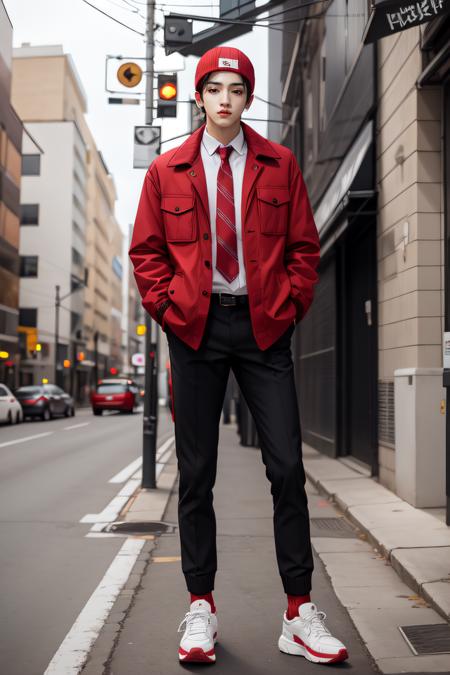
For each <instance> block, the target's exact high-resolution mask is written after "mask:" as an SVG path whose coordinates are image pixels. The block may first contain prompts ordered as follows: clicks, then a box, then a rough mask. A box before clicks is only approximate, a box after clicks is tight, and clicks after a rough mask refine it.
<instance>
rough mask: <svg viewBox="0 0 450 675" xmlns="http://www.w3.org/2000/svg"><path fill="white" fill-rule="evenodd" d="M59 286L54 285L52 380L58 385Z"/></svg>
mask: <svg viewBox="0 0 450 675" xmlns="http://www.w3.org/2000/svg"><path fill="white" fill-rule="evenodd" d="M59 291H60V286H58V285H56V295H55V379H54V382H55V384H56V386H58V374H59V373H58V371H59V362H58V359H59V353H58V342H59V307H60V305H61V298H60V295H59Z"/></svg>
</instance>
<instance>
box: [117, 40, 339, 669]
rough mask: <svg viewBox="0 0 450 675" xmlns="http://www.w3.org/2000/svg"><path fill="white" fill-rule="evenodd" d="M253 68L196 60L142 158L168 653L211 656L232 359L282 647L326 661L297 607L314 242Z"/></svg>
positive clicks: (292, 167) (324, 637) (218, 59)
mask: <svg viewBox="0 0 450 675" xmlns="http://www.w3.org/2000/svg"><path fill="white" fill-rule="evenodd" d="M254 83H255V76H254V70H253V66H252V64H251V62H250V60H249V59H248V58H247V56H246V55H245V54H244V53H243V52H241V51H240V50H238V49H235V48H233V47H217V48H214V49H210V50H209V51H207V52H206V53H205V54H204V55H203V56H202V58H201V59H200V60H199V62H198V64H197V69H196V74H195V89H196V92H195V100H196V103H197V106H199V107H200V108H203V109H204V112H205V114H206V123H205V124H203V125H202V126H201V127H200V128H199V129H197V130H196V131H195V132H194V133H192V134H191V136H190V137H189V138H188V139H187V140H186V141H185V142H184V143H182V144H181V145H180V146H178V147H177V148H175V149H172V150H169V151H168V152H165V153H163V154H162V155H160V156H159V157H158V158H156V159H155V161H154V162H153V163H152V164H151V166H150V167H149V169H148V171H147V174H146V176H145V179H144V186H143V189H142V194H141V198H140V202H139V207H138V211H137V216H136V222H135V226H134V232H133V238H132V242H131V247H130V258H131V260H132V263H133V265H134V274H135V278H136V282H137V285H138V288H139V291H140V293H141V295H142V302H143V306H144V307H145V309H146V310H147V311H148V312H149V313H150V315H151V316H152V317H153V318H154V319H155V320H156V321H157V322H158V323H160V324H161V326H162V328H163V330H164V331H165V332H166V335H167V340H168V345H169V352H170V361H171V367H172V387H173V395H174V401H173V405H174V413H175V438H176V452H177V459H178V468H179V471H180V486H179V502H178V519H179V528H180V543H181V560H182V570H183V573H184V576H185V580H186V585H187V589H188V591H189V592H190V600H191V604H190V609H189V611H188V612H187V613H186V616H185V617H184V619H183V621H182V622H181V624H180V626H179V631H181V630H182V628H183V627H185V630H184V633H183V636H182V638H181V642H180V647H179V660H180V661H209V662H211V661H215V658H216V656H215V651H214V644H215V642H216V641H217V616H216V608H215V604H214V599H213V596H212V591H213V590H214V579H215V574H216V570H217V556H216V521H215V514H214V509H213V504H212V500H213V492H212V491H213V486H214V483H215V477H216V466H217V446H218V438H219V422H220V415H221V409H222V404H223V399H224V394H225V389H226V385H227V380H228V375H229V372H230V368H231V369H232V370H233V372H234V375H235V377H236V380H237V382H238V384H239V387H240V389H241V391H242V393H243V395H244V397H245V399H246V401H247V403H248V406H249V408H250V411H251V413H252V415H253V417H254V419H255V423H256V427H257V431H258V437H259V440H260V444H261V451H262V459H263V461H264V464H265V466H266V475H267V477H268V479H269V480H270V482H271V493H272V496H273V505H274V531H275V548H276V554H277V562H278V568H279V573H280V576H281V580H282V583H283V588H284V591H285V593H286V594H287V603H288V609H287V611H286V612H285V613H284V616H283V626H282V634H281V636H280V638H279V641H278V647H279V649H280V650H281V651H283V652H286V653H288V654H296V655H300V656H305V657H306V658H307V659H309V660H310V661H314V662H319V663H330V662H336V661H342V660H344V659H346V658H347V656H348V655H347V651H346V649H345V646H344V645H343V644H342V642H340V641H339V640H337V639H336V638H334V637H332V636H331V634H330V632H329V631H328V629H327V628H326V627H325V625H324V623H323V619H324V618H325V616H326V615H325V613H324V612H319V611H318V609H317V607H316V605H315V604H314V603H312V602H311V597H310V590H311V575H312V571H313V556H312V549H311V540H310V531H309V514H308V502H307V495H306V492H305V487H304V486H305V481H306V477H305V473H304V469H303V462H302V455H301V431H300V422H299V415H298V405H297V396H296V389H295V382H294V376H293V363H292V356H291V350H290V343H291V336H292V333H293V331H294V328H295V324H296V323H298V322H299V321H300V320H301V319H302V318H303V316H304V315H305V313H306V311H307V310H308V308H309V306H310V304H311V302H312V298H313V287H314V285H315V283H316V282H317V279H318V275H317V273H316V268H317V265H318V262H319V239H318V234H317V229H316V227H315V224H314V220H313V216H312V212H311V207H310V204H309V200H308V196H307V192H306V187H305V184H304V182H303V178H302V175H301V172H300V169H299V167H298V164H297V161H296V159H295V157H294V155H293V153H292V152H291V151H290V150H289V149H288V148H286V147H283V146H282V145H279V144H278V143H272V142H270V141H268V140H266V139H265V138H263V137H262V136H261V135H260V134H258V133H256V132H255V131H254V130H253V129H252V128H251V127H250V126H248V125H247V124H245V123H244V122H242V121H241V115H242V113H243V111H244V110H248V109H249V107H250V105H251V103H252V100H253V89H254Z"/></svg>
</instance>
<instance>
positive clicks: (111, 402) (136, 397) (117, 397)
mask: <svg viewBox="0 0 450 675" xmlns="http://www.w3.org/2000/svg"><path fill="white" fill-rule="evenodd" d="M139 402H140V391H139V387H138V386H137V384H136V382H133V380H128V379H126V378H118V377H116V378H114V379H110V380H99V382H98V384H97V388H96V390H95V391H92V392H91V404H92V412H93V413H94V415H101V414H102V413H103V411H104V410H123V411H124V412H128V413H132V412H133V411H134V410H135V408H137V407H138V406H139Z"/></svg>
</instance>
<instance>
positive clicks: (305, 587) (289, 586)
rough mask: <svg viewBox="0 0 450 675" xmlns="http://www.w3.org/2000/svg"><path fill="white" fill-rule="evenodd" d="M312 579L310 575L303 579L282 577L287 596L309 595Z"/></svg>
mask: <svg viewBox="0 0 450 675" xmlns="http://www.w3.org/2000/svg"><path fill="white" fill-rule="evenodd" d="M311 577H312V575H310V574H309V575H305V576H303V577H281V580H282V582H283V588H284V592H285V593H286V595H308V593H311V588H312V584H311Z"/></svg>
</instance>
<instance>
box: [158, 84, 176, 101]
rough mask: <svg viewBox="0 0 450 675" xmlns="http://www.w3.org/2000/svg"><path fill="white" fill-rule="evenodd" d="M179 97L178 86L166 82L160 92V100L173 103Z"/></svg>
mask: <svg viewBox="0 0 450 675" xmlns="http://www.w3.org/2000/svg"><path fill="white" fill-rule="evenodd" d="M176 95H177V86H176V84H175V83H174V82H166V83H165V84H163V85H162V87H161V88H160V90H159V98H162V99H163V101H171V100H172V99H173V98H175V97H176Z"/></svg>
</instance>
